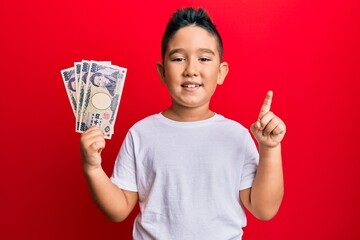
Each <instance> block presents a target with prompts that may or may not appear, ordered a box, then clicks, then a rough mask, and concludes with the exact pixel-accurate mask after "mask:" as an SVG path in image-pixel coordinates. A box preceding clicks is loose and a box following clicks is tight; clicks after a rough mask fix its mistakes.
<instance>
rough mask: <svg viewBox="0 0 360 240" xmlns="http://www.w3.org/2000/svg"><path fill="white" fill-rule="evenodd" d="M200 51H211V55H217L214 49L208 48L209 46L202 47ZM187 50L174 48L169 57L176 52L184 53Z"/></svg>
mask: <svg viewBox="0 0 360 240" xmlns="http://www.w3.org/2000/svg"><path fill="white" fill-rule="evenodd" d="M198 51H199V52H204V53H209V54H211V55H214V56H215V53H214V51H212V50H211V49H208V48H200V49H199V50H198ZM183 52H185V50H184V49H183V48H175V49H172V50H171V51H170V52H169V57H170V56H172V55H174V54H175V53H183Z"/></svg>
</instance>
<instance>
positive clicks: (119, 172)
mask: <svg viewBox="0 0 360 240" xmlns="http://www.w3.org/2000/svg"><path fill="white" fill-rule="evenodd" d="M110 180H111V182H112V183H114V184H115V185H116V186H118V187H119V188H121V189H124V190H128V191H132V192H137V184H136V168H135V154H134V141H133V138H132V135H131V133H130V131H129V132H128V133H127V135H126V137H125V139H124V142H123V144H122V145H121V148H120V151H119V154H118V156H117V158H116V161H115V166H114V170H113V173H112V176H111V177H110Z"/></svg>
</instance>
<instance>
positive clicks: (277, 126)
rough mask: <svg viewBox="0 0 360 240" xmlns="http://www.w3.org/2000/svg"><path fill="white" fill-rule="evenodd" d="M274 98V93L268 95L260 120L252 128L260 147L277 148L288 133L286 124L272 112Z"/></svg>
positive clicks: (262, 107)
mask: <svg viewBox="0 0 360 240" xmlns="http://www.w3.org/2000/svg"><path fill="white" fill-rule="evenodd" d="M272 96H273V92H272V91H268V92H267V93H266V97H265V100H264V103H263V105H262V106H261V109H260V113H259V118H258V120H257V121H256V122H255V123H253V124H252V125H251V127H250V129H251V132H252V133H253V135H254V137H255V138H256V140H257V141H258V143H259V145H261V146H264V147H268V148H274V147H277V146H278V145H279V144H280V142H281V140H282V139H283V138H284V136H285V132H286V126H285V123H284V122H283V121H282V120H281V119H280V118H279V117H278V116H276V115H275V114H274V113H273V112H271V111H270V106H271V101H272Z"/></svg>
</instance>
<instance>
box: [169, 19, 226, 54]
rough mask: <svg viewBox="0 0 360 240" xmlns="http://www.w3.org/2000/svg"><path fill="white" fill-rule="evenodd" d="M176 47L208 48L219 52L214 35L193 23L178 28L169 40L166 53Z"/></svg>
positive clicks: (189, 48)
mask: <svg viewBox="0 0 360 240" xmlns="http://www.w3.org/2000/svg"><path fill="white" fill-rule="evenodd" d="M177 48H179V49H184V50H185V51H193V50H198V49H210V50H212V51H213V52H215V53H216V54H219V53H218V48H217V41H216V38H215V36H214V35H212V34H211V33H209V32H208V31H206V30H205V29H203V28H201V27H198V26H195V25H190V26H187V27H183V28H181V29H179V30H178V31H177V32H176V33H175V34H174V36H173V37H172V38H171V39H170V40H169V42H168V46H167V53H169V52H170V51H171V50H172V49H177Z"/></svg>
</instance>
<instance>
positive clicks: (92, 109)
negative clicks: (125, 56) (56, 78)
mask: <svg viewBox="0 0 360 240" xmlns="http://www.w3.org/2000/svg"><path fill="white" fill-rule="evenodd" d="M126 73H127V69H126V68H123V67H119V66H115V65H112V64H111V62H109V61H102V62H100V61H88V60H83V61H81V62H75V63H74V66H73V67H70V68H67V69H64V70H61V76H62V79H63V81H64V85H65V90H66V93H67V96H68V98H69V101H70V105H71V108H72V111H73V113H74V116H75V119H76V121H75V131H76V132H80V133H82V132H84V131H86V130H87V129H88V128H89V127H91V126H93V125H96V126H99V127H100V128H101V129H102V130H103V132H104V136H105V138H107V139H111V136H112V134H113V133H114V126H115V120H116V115H117V112H118V109H119V104H120V99H121V94H122V91H123V88H124V83H125V77H126Z"/></svg>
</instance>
